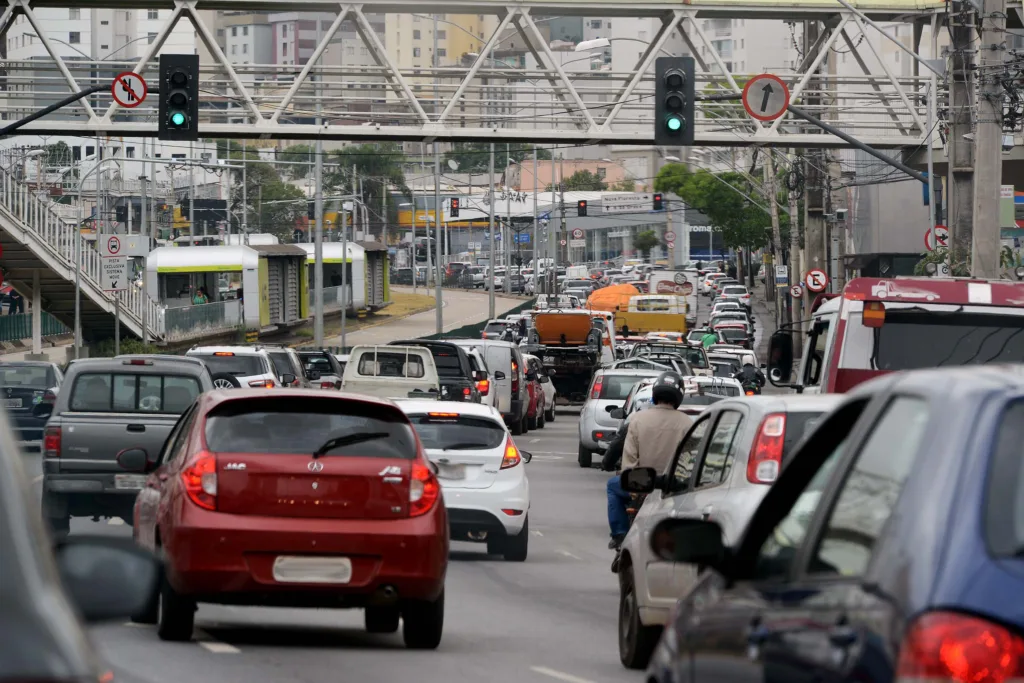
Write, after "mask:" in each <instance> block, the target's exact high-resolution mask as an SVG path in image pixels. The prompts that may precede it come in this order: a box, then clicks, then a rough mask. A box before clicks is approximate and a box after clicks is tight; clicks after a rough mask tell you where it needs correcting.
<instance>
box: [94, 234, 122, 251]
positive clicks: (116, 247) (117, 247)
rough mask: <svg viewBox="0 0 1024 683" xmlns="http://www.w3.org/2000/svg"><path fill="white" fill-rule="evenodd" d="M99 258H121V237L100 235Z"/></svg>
mask: <svg viewBox="0 0 1024 683" xmlns="http://www.w3.org/2000/svg"><path fill="white" fill-rule="evenodd" d="M99 242H100V256H123V254H122V253H121V237H120V236H118V235H104V234H102V233H101V234H100V239H99Z"/></svg>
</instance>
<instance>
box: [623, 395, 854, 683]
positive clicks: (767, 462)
mask: <svg viewBox="0 0 1024 683" xmlns="http://www.w3.org/2000/svg"><path fill="white" fill-rule="evenodd" d="M842 400H843V397H842V396H840V395H834V394H819V395H817V396H799V395H778V396H754V397H749V398H729V399H725V400H721V401H715V402H713V403H712V404H711V405H709V406H708V407H707V408H705V409H704V410H703V411H701V413H700V414H699V415H696V416H694V424H693V426H692V427H691V428H690V430H689V432H687V434H686V436H685V437H684V438H683V440H682V442H681V443H680V446H679V448H678V449H677V451H676V454H675V456H674V457H673V458H672V461H671V462H670V464H669V466H668V468H667V470H666V471H665V472H657V473H655V472H654V470H651V469H649V468H648V469H646V470H645V469H643V468H638V469H636V470H629V471H627V472H623V487H624V488H626V490H631V491H632V492H634V493H647V494H648V495H647V499H646V500H645V501H644V504H643V506H642V507H641V508H640V511H639V513H637V516H636V520H635V521H634V522H633V526H632V527H630V530H629V533H628V534H627V535H626V539H625V540H624V541H623V543H622V553H621V555H620V558H619V561H618V562H617V565H616V569H617V570H618V573H619V589H620V610H619V619H620V630H619V633H620V638H619V656H620V659H621V660H622V663H623V664H625V665H626V666H627V667H629V668H638V669H643V668H645V667H646V666H647V662H648V660H649V659H650V655H651V652H652V651H653V650H654V646H655V644H656V643H657V641H658V638H659V636H660V634H661V627H662V625H663V624H665V622H666V620H667V619H668V614H669V611H670V610H671V609H672V607H673V606H674V605H675V604H676V601H677V600H678V598H679V596H680V595H685V594H686V593H687V592H688V590H689V588H690V586H692V585H693V583H694V582H695V581H696V579H697V572H696V569H695V568H694V567H692V566H690V565H674V564H672V563H670V562H663V561H660V560H658V559H657V558H655V557H654V556H653V553H652V551H651V549H650V534H651V532H652V531H653V529H654V527H655V525H657V523H658V522H660V521H661V520H663V519H665V518H667V517H689V518H695V519H713V520H715V521H716V522H718V523H719V524H720V525H721V527H722V530H723V534H724V536H725V538H726V539H728V541H727V542H733V541H735V540H736V539H737V538H739V535H740V533H741V532H742V531H743V529H744V528H745V527H746V524H747V521H748V520H749V519H750V517H751V515H753V513H754V511H755V510H756V509H757V506H758V505H759V504H760V502H761V499H762V498H763V497H764V495H765V494H766V493H767V492H768V489H769V488H770V485H771V483H772V482H774V481H775V478H776V477H777V476H778V473H779V471H780V470H781V468H782V466H783V464H784V463H785V462H786V458H787V457H788V456H789V455H790V454H791V453H794V452H795V450H796V448H795V447H796V445H797V443H799V442H800V441H801V439H803V438H804V436H805V435H806V434H809V433H810V432H811V431H812V430H813V428H814V426H815V425H816V424H817V423H818V422H819V421H820V420H822V419H823V418H824V416H825V414H826V413H828V412H829V411H831V410H832V408H833V407H835V406H836V405H838V404H839V403H840V402H841V401H842ZM633 473H637V474H638V475H640V476H637V479H638V480H639V479H642V478H643V476H642V475H648V476H649V480H650V483H649V485H647V486H633V476H634V475H633ZM624 623H629V624H630V625H631V628H628V629H624Z"/></svg>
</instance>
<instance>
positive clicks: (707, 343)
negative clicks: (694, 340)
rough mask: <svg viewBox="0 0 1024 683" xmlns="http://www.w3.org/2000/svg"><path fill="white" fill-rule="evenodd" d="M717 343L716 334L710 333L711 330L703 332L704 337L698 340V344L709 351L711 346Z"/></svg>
mask: <svg viewBox="0 0 1024 683" xmlns="http://www.w3.org/2000/svg"><path fill="white" fill-rule="evenodd" d="M717 343H718V333H716V332H712V331H711V330H708V331H707V332H705V333H704V335H703V336H702V337H701V338H700V344H701V346H703V347H704V348H705V349H709V348H711V346H712V345H713V344H717Z"/></svg>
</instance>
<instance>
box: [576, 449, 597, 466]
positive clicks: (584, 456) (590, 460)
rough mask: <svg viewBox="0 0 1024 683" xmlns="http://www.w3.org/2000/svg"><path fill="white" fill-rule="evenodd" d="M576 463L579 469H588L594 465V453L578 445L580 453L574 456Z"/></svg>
mask: <svg viewBox="0 0 1024 683" xmlns="http://www.w3.org/2000/svg"><path fill="white" fill-rule="evenodd" d="M576 462H578V463H579V464H580V467H582V468H584V469H589V468H590V467H592V466H593V464H594V453H593V452H592V451H590V450H588V449H586V448H584V447H583V444H580V452H579V454H578V455H577V456H576Z"/></svg>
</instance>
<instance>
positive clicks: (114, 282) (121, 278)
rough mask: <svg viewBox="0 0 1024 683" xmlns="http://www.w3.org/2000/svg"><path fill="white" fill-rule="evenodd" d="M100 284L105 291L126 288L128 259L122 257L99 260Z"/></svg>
mask: <svg viewBox="0 0 1024 683" xmlns="http://www.w3.org/2000/svg"><path fill="white" fill-rule="evenodd" d="M100 286H101V287H102V288H103V291H105V292H119V291H121V290H123V289H128V259H127V258H124V257H120V258H119V257H113V258H105V259H101V260H100Z"/></svg>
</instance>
